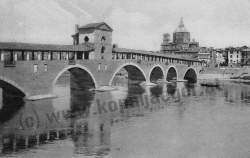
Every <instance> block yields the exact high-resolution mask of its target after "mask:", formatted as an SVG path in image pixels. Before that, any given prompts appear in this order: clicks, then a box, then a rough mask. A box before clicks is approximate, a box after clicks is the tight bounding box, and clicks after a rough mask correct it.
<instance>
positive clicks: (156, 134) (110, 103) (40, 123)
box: [0, 79, 250, 158]
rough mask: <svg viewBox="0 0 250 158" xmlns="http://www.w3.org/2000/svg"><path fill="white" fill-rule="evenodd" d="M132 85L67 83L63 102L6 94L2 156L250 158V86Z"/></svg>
mask: <svg viewBox="0 0 250 158" xmlns="http://www.w3.org/2000/svg"><path fill="white" fill-rule="evenodd" d="M127 82H128V81H127V80H125V79H115V81H114V82H113V85H114V86H119V87H125V88H120V89H119V90H116V91H109V92H93V91H86V90H81V89H72V88H70V87H69V84H67V83H66V84H65V83H64V81H62V83H60V84H58V85H57V86H56V87H55V89H54V93H55V94H57V95H58V96H59V97H58V98H56V99H48V100H41V101H36V102H32V101H26V102H25V101H23V100H22V99H18V98H11V97H8V96H4V95H3V97H2V106H3V107H2V109H1V110H0V114H1V115H0V157H25V158H28V157H65V158H68V157H114V158H117V157H121V158H123V157H124V158H127V157H143V158H145V157H148V158H152V157H163V158H184V157H185V158H194V157H196V158H201V157H202V158H210V157H219V158H224V157H225V158H235V157H238V158H243V157H250V149H249V146H250V105H249V103H250V89H249V87H250V86H249V85H247V84H240V83H234V82H229V81H225V82H222V81H221V86H220V88H211V87H201V86H200V85H199V83H196V84H186V83H177V84H168V85H167V84H163V85H158V86H154V87H150V86H140V85H136V84H128V83H127ZM198 82H201V81H198Z"/></svg>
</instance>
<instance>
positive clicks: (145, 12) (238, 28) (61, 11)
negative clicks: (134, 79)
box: [0, 0, 250, 51]
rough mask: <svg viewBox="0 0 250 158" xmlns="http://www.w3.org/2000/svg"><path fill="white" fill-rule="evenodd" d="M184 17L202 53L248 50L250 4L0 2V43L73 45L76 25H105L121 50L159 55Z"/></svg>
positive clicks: (193, 0)
mask: <svg viewBox="0 0 250 158" xmlns="http://www.w3.org/2000/svg"><path fill="white" fill-rule="evenodd" d="M181 17H183V19H184V24H185V27H186V28H187V30H188V31H189V32H190V33H191V39H193V38H194V39H195V41H197V42H199V44H200V46H202V47H214V48H225V47H228V46H233V47H238V46H239V47H240V46H244V45H246V46H250V0H133V1H132V0H131V1H128V0H1V1H0V21H1V23H0V41H1V42H24V43H44V44H68V45H71V44H73V40H72V37H71V35H72V34H74V31H75V24H79V25H80V26H81V25H85V24H88V23H94V22H106V23H107V24H108V25H109V26H110V27H111V28H112V29H113V30H114V31H113V33H112V36H113V38H112V43H113V44H117V45H118V47H121V48H130V49H141V50H150V51H159V50H160V46H161V43H162V41H163V34H164V33H170V38H171V41H172V40H173V32H174V31H175V30H176V29H177V27H178V25H179V21H180V19H181Z"/></svg>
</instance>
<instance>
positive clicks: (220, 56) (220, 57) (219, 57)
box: [216, 52, 225, 67]
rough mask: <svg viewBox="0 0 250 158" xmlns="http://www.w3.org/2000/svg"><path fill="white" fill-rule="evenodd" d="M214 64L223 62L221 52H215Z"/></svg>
mask: <svg viewBox="0 0 250 158" xmlns="http://www.w3.org/2000/svg"><path fill="white" fill-rule="evenodd" d="M216 56H217V57H216V64H217V65H218V67H219V66H220V65H221V64H222V63H224V62H225V59H224V58H223V56H222V54H220V53H218V52H217V54H216Z"/></svg>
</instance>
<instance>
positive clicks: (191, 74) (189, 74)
mask: <svg viewBox="0 0 250 158" xmlns="http://www.w3.org/2000/svg"><path fill="white" fill-rule="evenodd" d="M183 79H185V80H188V82H196V81H197V72H196V70H195V69H194V68H193V67H189V68H188V69H187V70H186V71H185V73H184V77H183Z"/></svg>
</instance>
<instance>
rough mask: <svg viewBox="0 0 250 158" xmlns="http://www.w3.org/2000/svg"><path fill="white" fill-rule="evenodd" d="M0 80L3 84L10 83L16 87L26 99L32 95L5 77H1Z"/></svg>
mask: <svg viewBox="0 0 250 158" xmlns="http://www.w3.org/2000/svg"><path fill="white" fill-rule="evenodd" d="M0 80H1V81H3V82H6V83H8V84H9V85H11V86H13V87H15V88H16V89H18V90H19V91H20V92H22V93H23V94H24V95H25V96H26V97H28V96H30V94H29V93H28V92H27V91H26V90H25V89H24V88H23V87H21V86H20V85H18V84H17V83H16V82H14V81H12V80H10V79H8V78H6V77H4V76H1V75H0Z"/></svg>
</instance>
